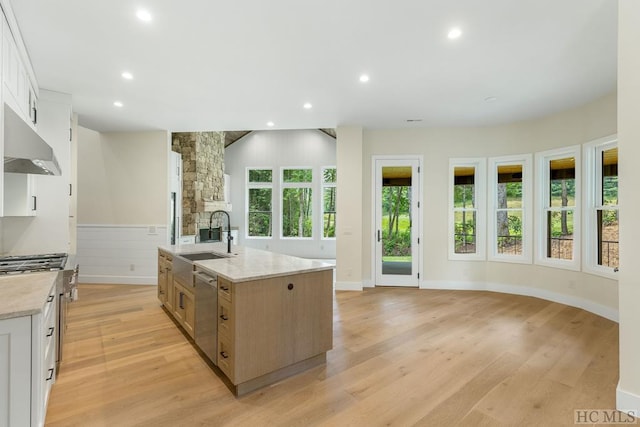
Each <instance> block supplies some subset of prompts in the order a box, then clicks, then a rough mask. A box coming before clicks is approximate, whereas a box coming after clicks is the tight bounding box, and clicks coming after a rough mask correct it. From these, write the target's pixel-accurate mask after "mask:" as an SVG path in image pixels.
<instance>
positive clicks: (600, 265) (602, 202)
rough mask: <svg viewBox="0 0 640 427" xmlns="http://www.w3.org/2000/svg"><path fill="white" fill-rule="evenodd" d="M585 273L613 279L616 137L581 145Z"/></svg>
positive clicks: (615, 258) (616, 248) (615, 261)
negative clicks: (583, 171)
mask: <svg viewBox="0 0 640 427" xmlns="http://www.w3.org/2000/svg"><path fill="white" fill-rule="evenodd" d="M584 154H585V178H586V186H587V191H586V193H585V194H586V200H585V209H586V210H585V248H584V253H585V258H586V259H585V270H586V271H589V272H592V273H596V274H602V275H605V276H609V277H615V276H614V274H613V273H614V269H615V268H616V267H618V257H619V243H618V242H619V230H618V143H617V139H616V137H615V136H614V137H608V138H603V139H600V140H597V141H593V142H591V143H589V144H585V147H584Z"/></svg>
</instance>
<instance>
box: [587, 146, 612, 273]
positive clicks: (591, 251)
mask: <svg viewBox="0 0 640 427" xmlns="http://www.w3.org/2000/svg"><path fill="white" fill-rule="evenodd" d="M617 146H618V136H617V135H616V134H614V135H610V136H606V137H604V138H599V139H596V140H593V141H590V142H588V143H586V144H584V146H583V156H584V159H583V160H584V163H583V164H584V173H583V183H584V186H583V189H584V192H583V196H584V198H583V206H584V209H583V212H584V213H583V219H584V220H583V229H582V233H583V236H584V238H583V239H582V253H583V260H584V261H583V263H582V270H583V271H584V272H585V273H589V274H595V275H597V276H601V277H606V278H608V279H613V280H618V275H617V273H616V272H614V271H613V268H611V267H606V266H602V265H598V258H597V257H598V254H597V251H598V233H597V227H598V224H597V222H598V221H597V210H598V209H602V208H603V207H602V206H600V204H601V203H600V202H601V201H600V196H599V194H601V192H600V191H601V186H602V182H601V179H600V171H601V170H602V169H601V168H602V159H601V158H600V157H599V156H598V155H597V154H598V153H601V152H602V151H603V150H607V149H610V148H614V147H617ZM604 209H605V210H606V207H604ZM613 210H616V211H618V215H620V206H619V205H617V206H616V207H614V209H613Z"/></svg>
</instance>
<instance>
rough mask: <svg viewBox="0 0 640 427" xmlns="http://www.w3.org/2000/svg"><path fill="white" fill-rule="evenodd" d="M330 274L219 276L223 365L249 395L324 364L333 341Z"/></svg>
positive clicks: (220, 360) (238, 389)
mask: <svg viewBox="0 0 640 427" xmlns="http://www.w3.org/2000/svg"><path fill="white" fill-rule="evenodd" d="M332 307H333V290H332V272H331V271H330V270H325V271H317V272H310V273H300V274H294V275H288V276H282V277H274V278H267V279H260V280H252V281H247V282H240V283H234V282H231V281H229V280H226V279H221V278H218V313H219V316H218V367H219V368H220V370H222V372H224V374H225V375H226V376H227V377H228V378H229V380H230V381H231V382H232V383H233V384H234V386H235V388H236V390H235V392H236V393H237V394H239V395H240V394H244V393H247V392H249V391H251V390H254V389H256V388H258V387H261V386H263V385H265V384H269V383H271V382H274V381H277V380H279V379H281V378H283V377H286V376H289V375H292V374H294V373H297V372H299V371H302V370H306V369H308V368H310V367H312V366H315V365H318V364H320V363H323V362H324V361H325V360H326V359H325V353H326V352H327V351H328V350H330V349H331V347H332V343H333V328H332V322H333V309H332Z"/></svg>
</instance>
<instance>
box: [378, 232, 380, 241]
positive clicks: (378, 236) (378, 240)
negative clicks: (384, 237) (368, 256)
mask: <svg viewBox="0 0 640 427" xmlns="http://www.w3.org/2000/svg"><path fill="white" fill-rule="evenodd" d="M379 241H380V230H378V242H379Z"/></svg>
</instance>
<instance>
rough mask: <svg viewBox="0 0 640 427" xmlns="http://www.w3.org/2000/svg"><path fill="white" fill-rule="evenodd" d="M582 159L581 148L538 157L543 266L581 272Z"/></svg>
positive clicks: (540, 261) (540, 256) (546, 153)
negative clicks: (580, 209) (580, 207)
mask: <svg viewBox="0 0 640 427" xmlns="http://www.w3.org/2000/svg"><path fill="white" fill-rule="evenodd" d="M579 155H580V151H579V149H578V148H577V147H569V148H564V149H561V150H553V151H548V152H544V153H538V154H537V160H538V167H539V172H540V173H539V178H540V188H539V192H538V193H539V196H538V197H539V204H538V206H540V208H541V211H540V221H539V223H540V224H541V226H540V228H539V230H538V239H539V241H538V248H539V250H538V257H537V261H538V262H539V263H540V264H546V265H550V266H555V267H563V268H569V269H573V270H579V269H580V256H579V255H580V251H579V248H580V244H579V243H580V242H579V240H580V239H579V238H580V212H579V206H580V188H579V187H580V180H579V177H580V158H579Z"/></svg>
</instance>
